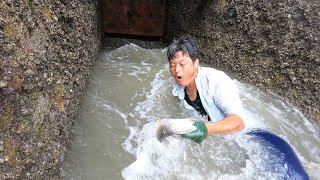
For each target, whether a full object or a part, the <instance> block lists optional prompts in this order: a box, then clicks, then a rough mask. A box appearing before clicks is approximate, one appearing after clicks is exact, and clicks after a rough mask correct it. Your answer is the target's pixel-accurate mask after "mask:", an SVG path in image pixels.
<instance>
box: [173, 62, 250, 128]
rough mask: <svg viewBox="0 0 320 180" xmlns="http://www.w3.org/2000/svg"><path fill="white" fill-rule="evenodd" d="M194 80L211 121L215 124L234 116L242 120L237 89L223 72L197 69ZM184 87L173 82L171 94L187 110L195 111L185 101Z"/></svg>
mask: <svg viewBox="0 0 320 180" xmlns="http://www.w3.org/2000/svg"><path fill="white" fill-rule="evenodd" d="M198 68H199V69H198V74H197V77H196V79H195V81H196V86H197V90H198V91H199V97H200V100H201V104H202V105H203V108H204V110H205V111H206V112H207V114H208V116H209V117H210V119H211V121H213V122H216V121H219V120H222V119H223V118H225V117H227V116H229V115H231V114H236V115H238V116H240V117H242V119H245V117H244V110H243V106H242V102H241V100H240V97H239V92H238V87H237V86H236V84H235V82H234V81H233V80H232V79H231V78H230V77H229V76H227V75H226V74H225V73H224V72H222V71H219V70H216V69H214V68H209V67H198ZM184 89H185V87H182V86H179V85H178V84H177V83H176V82H174V85H173V90H172V93H173V95H174V96H178V98H179V99H180V100H181V103H182V105H183V106H184V107H185V108H186V109H189V110H195V109H194V108H193V106H191V105H190V104H189V103H188V102H187V101H186V100H185V90H184Z"/></svg>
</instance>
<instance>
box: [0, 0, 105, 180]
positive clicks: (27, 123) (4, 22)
mask: <svg viewBox="0 0 320 180" xmlns="http://www.w3.org/2000/svg"><path fill="white" fill-rule="evenodd" d="M98 7H99V5H98V1H91V0H71V1H61V0H54V1H51V0H42V1H38V0H21V1H11V0H3V1H0V179H59V178H60V165H61V162H62V161H63V158H64V151H65V148H66V144H67V143H68V142H69V140H68V139H69V135H70V127H71V125H72V120H73V119H74V117H75V115H76V113H77V107H78V104H79V100H80V99H81V96H82V94H83V93H84V90H85V87H86V86H87V80H88V76H89V73H90V70H91V67H92V65H93V63H94V61H95V59H96V56H97V53H98V50H99V47H100V41H101V37H100V36H101V34H102V32H101V27H100V24H101V22H100V19H99V18H100V11H99V8H98Z"/></svg>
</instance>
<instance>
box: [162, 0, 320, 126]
mask: <svg viewBox="0 0 320 180" xmlns="http://www.w3.org/2000/svg"><path fill="white" fill-rule="evenodd" d="M319 10H320V5H319V2H318V1H316V0H302V1H297V0H293V1H281V0H274V1H268V0H213V1H210V0H205V1H200V0H197V1H191V0H177V1H167V11H166V15H167V17H166V20H167V21H166V29H165V39H166V40H167V41H171V40H172V39H173V38H177V37H179V36H181V35H187V34H188V35H191V36H193V37H195V38H197V40H198V42H199V45H200V48H201V53H202V55H203V58H202V60H203V61H206V62H209V63H211V64H213V65H214V66H216V67H219V68H222V69H225V70H227V71H229V72H233V73H234V74H235V75H237V76H238V77H239V78H242V79H244V80H246V81H249V82H251V83H253V84H255V85H256V86H258V87H261V88H262V89H266V90H268V91H270V92H273V93H275V94H278V95H280V96H281V97H283V98H285V99H286V100H287V102H289V103H292V104H293V105H295V106H296V107H298V108H299V109H300V110H302V111H303V112H304V114H305V115H307V116H308V117H310V118H311V119H314V120H316V121H318V122H320V94H319V93H320V92H319V91H320V78H319V77H320V42H319V39H320V31H319V29H320V13H319Z"/></svg>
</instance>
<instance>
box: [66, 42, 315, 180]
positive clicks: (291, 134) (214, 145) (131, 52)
mask: <svg viewBox="0 0 320 180" xmlns="http://www.w3.org/2000/svg"><path fill="white" fill-rule="evenodd" d="M131 42H134V43H131ZM137 44H138V45H137ZM202 66H209V65H205V64H203V65H202ZM231 76H232V75H231ZM234 81H235V82H236V84H237V86H238V88H239V89H240V97H241V99H242V101H243V105H244V108H245V110H246V113H247V118H246V129H245V130H243V131H242V132H239V133H236V134H233V135H210V136H209V137H208V138H207V139H205V140H204V142H203V143H202V144H200V145H199V144H196V143H194V142H191V141H189V140H186V139H178V138H173V137H169V138H167V139H166V140H165V141H164V142H162V143H160V142H159V141H158V140H157V139H156V137H155V126H154V125H155V123H154V122H155V121H156V120H157V119H163V118H188V117H198V116H197V115H196V114H192V112H189V111H187V110H185V109H183V108H182V107H180V102H179V100H178V99H176V98H174V97H173V96H172V94H171V86H172V82H173V79H172V78H171V76H170V74H169V70H168V63H167V58H166V49H165V48H162V47H161V45H159V44H157V43H154V42H140V41H133V40H132V41H129V40H125V39H116V38H107V43H106V46H105V47H103V49H102V50H101V52H100V56H99V58H98V60H97V62H96V64H95V67H94V69H93V72H92V76H91V80H90V83H89V87H88V90H87V92H86V94H85V96H84V98H83V100H82V103H81V106H80V109H79V113H78V117H77V120H76V122H75V124H74V129H73V133H74V139H73V142H72V145H71V147H70V148H69V152H67V154H66V158H65V164H64V167H63V177H64V179H94V180H98V179H228V180H229V179H284V178H285V177H283V174H281V172H282V171H281V170H282V169H283V168H282V169H281V167H279V168H278V169H277V170H272V171H270V170H269V169H268V167H265V166H264V165H265V164H267V163H268V162H264V160H263V158H261V157H262V156H263V151H262V150H261V152H260V153H259V152H258V153H257V152H256V151H255V152H253V151H252V148H254V147H252V144H249V143H247V142H246V141H241V138H240V140H239V137H241V133H243V132H245V131H247V130H249V129H250V128H262V129H267V130H270V131H272V132H274V133H275V134H277V135H278V136H280V137H282V138H283V139H285V140H286V141H287V142H289V143H290V144H291V146H292V147H293V149H294V150H295V152H296V153H297V155H298V157H299V159H300V160H301V162H302V164H303V166H304V168H305V169H306V171H307V172H308V174H309V176H310V177H311V179H320V178H319V175H320V140H319V137H320V128H319V126H318V125H316V124H315V123H313V122H312V121H310V120H308V119H307V118H306V117H304V115H303V114H302V113H301V112H300V111H298V110H297V109H296V108H294V107H292V106H290V105H288V104H287V103H285V102H284V101H282V100H281V99H280V98H279V97H277V96H274V95H272V94H269V93H266V92H264V91H261V90H259V89H258V88H256V87H254V86H252V85H250V84H248V83H245V82H242V81H240V80H236V79H234Z"/></svg>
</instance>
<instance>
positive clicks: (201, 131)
mask: <svg viewBox="0 0 320 180" xmlns="http://www.w3.org/2000/svg"><path fill="white" fill-rule="evenodd" d="M193 125H194V126H195V127H197V130H195V131H192V132H190V133H187V134H183V135H182V137H184V138H188V139H191V140H193V141H194V142H196V143H198V144H200V143H201V142H202V141H203V140H204V139H205V138H206V137H207V134H208V130H207V127H206V125H205V124H204V123H203V122H201V121H198V122H195V123H194V124H193Z"/></svg>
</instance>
